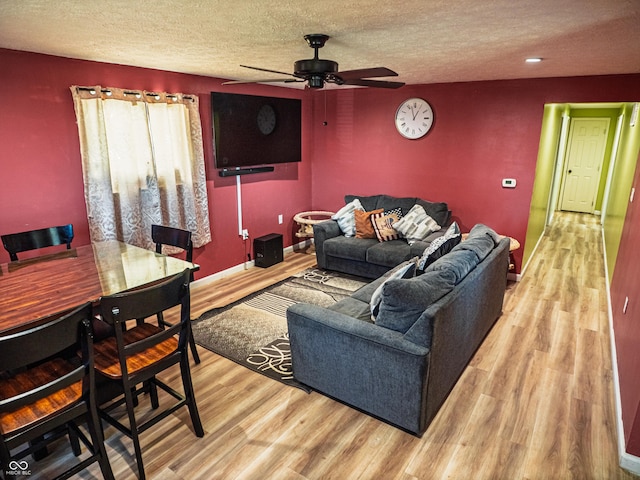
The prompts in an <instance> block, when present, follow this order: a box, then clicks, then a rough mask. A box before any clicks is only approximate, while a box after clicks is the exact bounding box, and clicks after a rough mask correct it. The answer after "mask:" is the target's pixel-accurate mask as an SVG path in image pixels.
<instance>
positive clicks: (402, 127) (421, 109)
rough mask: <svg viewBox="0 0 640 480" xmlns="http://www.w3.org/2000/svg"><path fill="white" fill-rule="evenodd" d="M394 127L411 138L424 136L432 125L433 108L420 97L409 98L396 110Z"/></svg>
mask: <svg viewBox="0 0 640 480" xmlns="http://www.w3.org/2000/svg"><path fill="white" fill-rule="evenodd" d="M395 122H396V128H397V129H398V132H399V133H400V135H402V136H403V137H405V138H409V139H411V140H415V139H416V138H420V137H424V136H425V135H426V134H427V132H429V130H430V129H431V127H432V126H433V109H432V108H431V105H429V103H428V102H427V101H426V100H423V99H422V98H409V99H408V100H405V101H404V102H402V103H401V104H400V106H399V107H398V110H396V119H395Z"/></svg>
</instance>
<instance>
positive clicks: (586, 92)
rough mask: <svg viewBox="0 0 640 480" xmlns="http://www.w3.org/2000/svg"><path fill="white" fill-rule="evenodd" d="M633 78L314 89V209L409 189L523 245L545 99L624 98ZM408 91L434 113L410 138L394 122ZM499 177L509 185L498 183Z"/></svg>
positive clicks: (635, 89) (634, 86)
mask: <svg viewBox="0 0 640 480" xmlns="http://www.w3.org/2000/svg"><path fill="white" fill-rule="evenodd" d="M639 85H640V76H639V75H620V76H603V77H576V78H557V79H527V80H512V81H493V82H470V83H449V84H435V85H420V86H406V87H403V88H401V89H398V90H381V89H351V90H344V89H343V90H331V91H323V92H317V93H316V94H314V95H313V99H314V102H313V110H314V131H315V135H314V143H313V155H314V156H313V205H314V208H316V209H319V210H323V209H324V210H335V209H337V208H339V207H340V206H341V205H343V204H344V200H343V197H344V195H345V194H364V195H368V194H376V193H388V194H391V195H396V196H398V195H400V196H417V197H421V198H424V199H426V200H432V201H445V202H447V203H448V204H449V207H450V209H451V210H452V211H453V216H454V218H455V219H456V220H457V221H458V223H459V224H460V226H461V227H462V228H463V229H464V230H468V229H470V228H471V227H472V226H473V225H475V224H476V223H485V224H487V225H489V226H491V227H492V228H494V229H495V230H497V231H498V232H500V233H502V234H505V235H509V236H513V237H515V238H516V239H518V240H519V241H520V243H521V244H524V239H525V233H526V228H527V222H528V216H529V206H530V201H531V192H532V187H533V180H534V174H535V167H536V162H537V155H538V145H539V142H540V127H541V125H542V116H543V113H544V105H545V103H568V102H576V103H578V102H615V101H628V100H629V99H631V98H638V97H640V86H639ZM413 96H416V97H421V98H424V99H426V100H427V101H428V102H429V103H430V104H431V106H432V108H433V110H434V115H435V122H434V125H433V128H432V130H431V131H430V132H429V133H428V134H427V135H426V136H425V137H423V138H421V139H419V140H407V139H405V138H404V137H402V136H401V135H400V134H398V132H397V131H396V129H395V125H394V116H395V112H396V109H397V107H398V105H400V103H401V102H402V101H403V100H405V99H407V98H409V97H413ZM323 120H324V121H326V122H327V125H326V126H323V125H322V122H323ZM503 178H515V179H516V180H517V186H516V188H515V189H504V188H502V185H501V182H502V179H503ZM522 251H523V249H520V250H518V251H516V252H515V258H516V267H517V271H520V268H521V261H522Z"/></svg>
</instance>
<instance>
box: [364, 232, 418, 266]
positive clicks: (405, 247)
mask: <svg viewBox="0 0 640 480" xmlns="http://www.w3.org/2000/svg"><path fill="white" fill-rule="evenodd" d="M366 241H370V240H366ZM411 256H412V255H411V247H410V246H409V244H408V243H407V242H406V241H405V240H402V239H398V240H391V241H388V242H382V243H379V242H378V241H377V240H376V243H375V244H374V245H370V246H369V248H368V249H367V255H366V261H367V262H368V263H372V264H374V265H382V266H384V267H390V268H391V267H395V266H396V265H398V264H399V263H401V262H404V261H405V260H409V259H410V258H411Z"/></svg>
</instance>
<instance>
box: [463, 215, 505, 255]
mask: <svg viewBox="0 0 640 480" xmlns="http://www.w3.org/2000/svg"><path fill="white" fill-rule="evenodd" d="M499 242H500V235H498V234H497V233H496V232H495V231H494V230H493V229H491V228H490V227H487V226H486V225H483V224H481V223H479V224H477V225H475V226H474V227H473V228H472V229H471V231H470V232H469V234H468V235H467V238H466V239H465V240H463V241H462V242H460V243H459V244H458V245H456V247H455V248H454V250H470V251H472V252H475V253H476V255H477V256H478V259H479V260H480V261H482V260H484V259H485V257H486V256H487V255H489V253H490V252H491V250H493V249H494V247H495V246H496V245H497V244H498V243H499Z"/></svg>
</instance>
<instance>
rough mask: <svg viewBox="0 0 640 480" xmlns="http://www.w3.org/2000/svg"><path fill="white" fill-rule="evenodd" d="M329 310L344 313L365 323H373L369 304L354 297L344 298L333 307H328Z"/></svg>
mask: <svg viewBox="0 0 640 480" xmlns="http://www.w3.org/2000/svg"><path fill="white" fill-rule="evenodd" d="M327 309H328V310H333V311H334V312H338V313H343V314H345V315H348V316H350V317H353V318H356V319H358V320H362V321H364V322H369V323H373V320H371V310H370V307H369V304H368V303H367V302H363V301H360V300H358V299H356V298H353V297H347V298H343V299H342V300H339V301H338V302H336V303H334V304H333V305H330V306H328V307H327Z"/></svg>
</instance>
